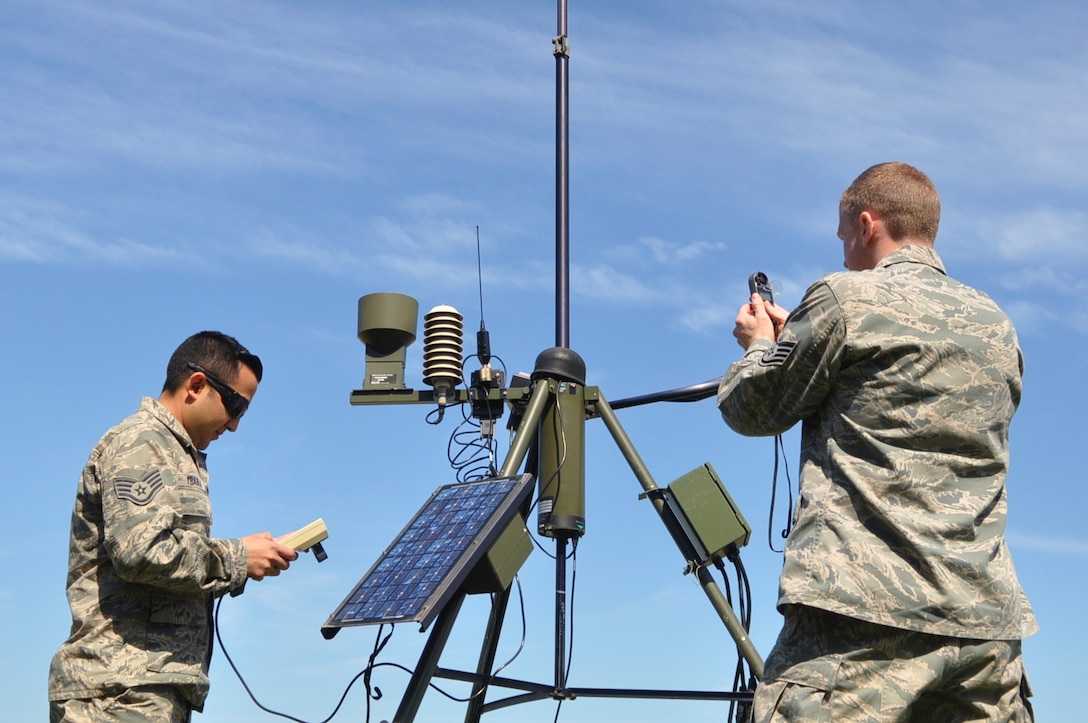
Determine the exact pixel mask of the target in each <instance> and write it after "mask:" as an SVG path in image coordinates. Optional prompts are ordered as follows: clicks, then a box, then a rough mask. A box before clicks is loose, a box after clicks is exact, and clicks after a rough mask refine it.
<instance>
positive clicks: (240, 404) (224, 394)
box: [188, 362, 249, 419]
mask: <svg viewBox="0 0 1088 723" xmlns="http://www.w3.org/2000/svg"><path fill="white" fill-rule="evenodd" d="M188 367H189V368H190V369H192V370H193V371H197V372H200V373H202V374H203V375H204V376H205V378H207V380H208V384H211V385H212V388H213V389H215V391H217V392H219V398H220V399H222V400H223V408H224V409H226V410H227V414H229V415H230V418H231V419H241V418H242V415H243V414H245V413H246V410H247V409H249V400H248V399H246V398H245V397H243V396H242V395H241V394H239V393H238V392H236V391H234V389H233V388H232V387H231V386H230V385H229V384H227V383H226V382H225V381H223V380H222V379H220V378H219V377H217V376H215V375H214V374H212V373H211V372H210V371H208V370H207V369H205V368H204V367H202V366H200V365H199V364H194V363H193V362H188Z"/></svg>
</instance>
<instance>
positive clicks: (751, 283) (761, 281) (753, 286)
mask: <svg viewBox="0 0 1088 723" xmlns="http://www.w3.org/2000/svg"><path fill="white" fill-rule="evenodd" d="M748 293H749V294H759V295H760V296H761V297H763V300H764V301H769V302H771V303H772V304H773V303H774V292H773V291H771V280H770V279H768V278H767V274H765V273H763V272H762V271H757V272H755V273H754V274H752V275H751V276H749V277H748Z"/></svg>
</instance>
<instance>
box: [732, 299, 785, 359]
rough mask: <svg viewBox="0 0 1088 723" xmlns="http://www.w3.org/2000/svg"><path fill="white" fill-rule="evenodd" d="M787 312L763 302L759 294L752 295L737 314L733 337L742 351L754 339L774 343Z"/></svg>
mask: <svg viewBox="0 0 1088 723" xmlns="http://www.w3.org/2000/svg"><path fill="white" fill-rule="evenodd" d="M787 316H789V312H788V311H786V310H785V309H783V308H782V307H781V306H777V305H776V304H772V303H771V302H769V301H765V300H764V299H763V297H761V296H760V295H759V294H752V298H751V299H749V300H748V303H747V304H745V305H744V306H742V307H740V311H739V312H737V321H736V325H735V326H734V327H733V336H734V337H735V338H736V340H737V343H738V344H740V346H741V348H742V349H747V348H748V346H749V345H750V344H751V343H752V342H753V341H755V340H756V339H766V340H768V341H775V340H776V339H778V334H779V332H781V331H782V327H783V326H784V325H785V323H786V317H787Z"/></svg>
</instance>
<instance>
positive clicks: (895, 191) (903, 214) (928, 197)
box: [839, 163, 941, 244]
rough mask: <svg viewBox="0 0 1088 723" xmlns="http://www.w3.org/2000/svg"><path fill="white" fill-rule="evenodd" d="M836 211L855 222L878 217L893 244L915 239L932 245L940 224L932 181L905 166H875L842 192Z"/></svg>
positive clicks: (938, 205) (883, 164)
mask: <svg viewBox="0 0 1088 723" xmlns="http://www.w3.org/2000/svg"><path fill="white" fill-rule="evenodd" d="M839 211H840V212H841V213H843V214H844V215H846V216H849V217H851V218H857V216H859V215H860V214H861V213H862V212H863V211H871V212H874V213H876V214H878V215H879V216H880V217H881V219H882V220H883V221H884V225H885V227H886V228H887V229H888V234H889V235H890V236H891V238H892V240H894V241H906V240H908V239H915V240H918V241H925V242H926V243H929V244H932V243H933V242H934V240H936V238H937V227H938V226H939V225H940V222H941V197H940V195H938V193H937V189H936V187H935V186H934V185H933V181H931V180H929V177H928V176H927V175H926V174H924V173H922V172H921V171H919V170H918V169H917V168H914V167H913V166H908V165H907V164H906V163H879V164H877V165H875V166H873V167H871V168H869V169H867V170H866V171H865V172H864V173H862V174H861V175H860V176H858V177H857V178H856V179H854V182H853V183H851V184H850V187H849V188H847V189H846V190H845V191H843V194H842V199H840V201H839Z"/></svg>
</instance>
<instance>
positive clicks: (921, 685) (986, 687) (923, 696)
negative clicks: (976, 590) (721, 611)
mask: <svg viewBox="0 0 1088 723" xmlns="http://www.w3.org/2000/svg"><path fill="white" fill-rule="evenodd" d="M783 612H784V615H785V619H786V620H785V625H784V626H783V628H782V633H781V634H780V635H779V636H778V641H777V642H776V643H775V646H774V649H773V650H772V651H771V654H770V656H769V657H768V658H767V667H766V671H765V672H766V675H765V677H764V682H762V683H761V684H760V685H759V687H757V688H756V693H755V701H754V705H755V716H754V723H813V722H814V721H836V723H841V722H842V721H850V722H851V723H895V722H900V721H902V722H905V721H912V722H916V723H931V722H932V721H1001V722H1002V723H1031V721H1032V720H1034V716H1033V712H1032V708H1031V704H1030V703H1029V700H1028V698H1029V696H1030V695H1031V690H1030V686H1029V685H1028V682H1027V676H1026V675H1025V674H1024V668H1023V661H1022V657H1021V651H1020V647H1021V645H1020V641H1019V640H966V639H964V638H956V637H948V636H942V635H930V634H928V633H919V632H915V631H913V630H901V629H900V630H896V629H889V628H886V627H884V626H882V625H876V624H874V623H869V622H864V621H862V620H856V619H854V618H844V617H841V616H839V615H836V614H835V613H829V612H825V611H823V610H818V609H816V608H811V607H802V606H789V607H788V608H786V609H785V610H784V611H783ZM964 691H970V694H969V695H965V694H964Z"/></svg>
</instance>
